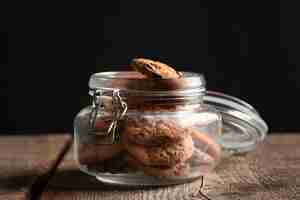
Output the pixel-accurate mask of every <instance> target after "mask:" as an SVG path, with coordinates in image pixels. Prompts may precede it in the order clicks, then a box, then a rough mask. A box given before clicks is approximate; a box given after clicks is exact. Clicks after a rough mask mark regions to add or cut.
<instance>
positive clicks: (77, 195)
mask: <svg viewBox="0 0 300 200" xmlns="http://www.w3.org/2000/svg"><path fill="white" fill-rule="evenodd" d="M201 183H202V182H201V181H200V180H198V181H195V182H193V183H189V184H183V185H177V186H172V187H163V188H158V187H156V188H139V189H132V188H124V187H116V186H107V185H104V184H101V183H100V182H99V181H97V180H96V179H95V178H94V177H91V176H88V175H86V174H84V173H82V172H80V171H78V167H77V166H76V163H75V162H74V160H73V149H71V150H70V151H69V152H68V154H67V155H66V157H65V158H64V160H63V161H62V163H61V164H60V165H59V167H58V170H57V171H56V173H55V175H54V176H53V178H52V179H51V180H50V182H49V184H48V186H47V188H46V190H45V191H44V192H43V194H42V197H41V199H42V200H54V199H57V200H58V199H60V200H75V199H82V200H96V199H101V200H119V199H122V200H134V199H147V200H156V199H174V200H176V199H183V198H187V196H189V195H190V194H196V193H197V192H198V189H199V187H200V185H201Z"/></svg>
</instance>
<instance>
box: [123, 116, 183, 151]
mask: <svg viewBox="0 0 300 200" xmlns="http://www.w3.org/2000/svg"><path fill="white" fill-rule="evenodd" d="M123 132H124V133H123V134H125V135H126V137H128V140H129V141H130V142H132V143H135V144H141V145H144V146H158V145H161V144H165V143H172V142H173V143H176V142H178V141H179V140H183V138H185V137H186V135H187V134H188V132H187V131H186V129H184V128H182V127H180V126H179V125H177V124H176V122H175V121H174V120H171V119H168V120H167V119H166V120H165V119H158V120H157V119H155V117H139V116H136V117H128V118H127V119H126V121H125V124H124V128H123Z"/></svg>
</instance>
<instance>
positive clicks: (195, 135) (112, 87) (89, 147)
mask: <svg viewBox="0 0 300 200" xmlns="http://www.w3.org/2000/svg"><path fill="white" fill-rule="evenodd" d="M182 74H183V76H182V77H181V78H179V79H144V77H143V76H141V75H140V74H139V73H138V72H129V71H123V72H101V73H96V74H93V75H92V76H91V78H90V81H89V87H90V95H91V96H92V105H90V106H88V107H86V108H84V109H82V110H81V111H80V112H79V113H78V115H77V116H76V118H75V121H74V132H75V137H74V138H75V159H76V161H77V162H78V164H79V168H80V169H81V170H82V171H83V172H85V173H87V174H90V175H92V176H95V177H96V178H97V179H98V180H100V181H101V182H103V183H108V184H117V185H127V186H128V185H133V186H134V185H137V186H140V185H150V186H151V185H172V184H179V183H185V182H189V181H192V180H195V179H197V178H199V177H201V176H203V175H205V174H207V173H209V172H210V171H211V170H213V169H214V167H215V166H216V165H217V164H218V163H219V161H220V159H221V157H222V155H223V154H224V152H227V153H240V152H246V151H249V150H251V149H253V148H255V146H256V145H257V143H258V142H259V141H262V140H263V138H264V137H265V134H266V132H267V126H266V124H265V122H264V121H263V120H262V119H261V117H260V116H259V114H258V112H257V111H256V110H255V109H254V108H252V107H251V106H250V105H249V104H247V103H245V102H243V101H241V100H239V99H236V98H234V97H231V96H228V95H224V94H221V93H216V92H210V91H208V92H207V91H206V87H205V79H204V76H203V75H201V74H197V73H191V72H182ZM222 124H223V126H222Z"/></svg>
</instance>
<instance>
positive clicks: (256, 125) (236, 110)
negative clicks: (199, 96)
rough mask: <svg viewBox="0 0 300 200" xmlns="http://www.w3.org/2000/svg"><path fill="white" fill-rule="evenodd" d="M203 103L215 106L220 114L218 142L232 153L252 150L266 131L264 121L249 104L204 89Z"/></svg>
mask: <svg viewBox="0 0 300 200" xmlns="http://www.w3.org/2000/svg"><path fill="white" fill-rule="evenodd" d="M203 100H204V103H206V104H208V105H211V106H213V107H215V108H216V109H217V110H218V111H219V112H220V113H221V115H222V119H223V130H222V134H221V137H220V138H219V139H220V141H219V142H220V143H221V144H222V146H223V147H224V149H226V150H229V151H230V152H232V153H244V152H247V151H251V150H253V149H254V148H255V147H256V145H257V144H258V143H259V142H261V141H263V140H264V138H265V137H266V134H267V132H268V126H267V124H266V122H265V121H264V120H263V119H262V118H261V116H260V114H259V113H258V111H257V110H256V109H255V108H253V107H252V106H251V105H250V104H248V103H246V102H245V101H243V100H241V99H238V98H236V97H233V96H230V95H227V94H223V93H220V92H214V91H206V95H205V96H204V97H203Z"/></svg>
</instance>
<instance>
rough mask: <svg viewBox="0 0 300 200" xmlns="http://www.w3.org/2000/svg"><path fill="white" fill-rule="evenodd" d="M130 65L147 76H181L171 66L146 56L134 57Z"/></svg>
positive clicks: (167, 77)
mask: <svg viewBox="0 0 300 200" xmlns="http://www.w3.org/2000/svg"><path fill="white" fill-rule="evenodd" d="M130 66H131V67H132V68H134V69H135V70H136V71H138V72H140V73H142V74H144V75H145V76H147V78H163V79H169V78H180V77H181V73H178V72H176V71H175V70H174V69H173V68H172V67H170V66H168V65H166V64H164V63H161V62H158V61H153V60H150V59H146V58H135V59H133V60H132V62H131V64H130Z"/></svg>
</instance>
